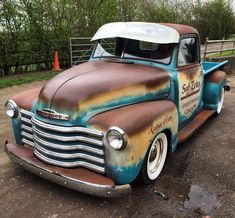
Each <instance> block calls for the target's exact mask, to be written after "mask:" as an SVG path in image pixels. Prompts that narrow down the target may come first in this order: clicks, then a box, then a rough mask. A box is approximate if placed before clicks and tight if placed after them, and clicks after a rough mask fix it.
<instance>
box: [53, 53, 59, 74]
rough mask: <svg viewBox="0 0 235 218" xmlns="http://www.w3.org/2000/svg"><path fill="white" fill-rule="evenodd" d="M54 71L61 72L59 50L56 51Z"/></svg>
mask: <svg viewBox="0 0 235 218" xmlns="http://www.w3.org/2000/svg"><path fill="white" fill-rule="evenodd" d="M53 70H54V71H60V64H59V58H58V51H57V50H55V55H54V66H53Z"/></svg>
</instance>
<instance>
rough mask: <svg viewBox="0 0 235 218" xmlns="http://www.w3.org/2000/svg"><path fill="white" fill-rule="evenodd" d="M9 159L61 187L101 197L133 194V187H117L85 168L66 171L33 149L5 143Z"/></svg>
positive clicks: (105, 178)
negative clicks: (34, 153)
mask: <svg viewBox="0 0 235 218" xmlns="http://www.w3.org/2000/svg"><path fill="white" fill-rule="evenodd" d="M5 152H6V153H7V155H8V156H9V158H10V159H11V160H12V161H13V162H15V163H17V164H19V165H21V166H22V167H23V168H24V169H26V170H27V171H30V172H31V173H33V174H35V175H38V176H40V177H42V178H44V179H47V180H49V181H52V182H54V183H57V184H59V185H62V186H65V187H68V188H71V189H74V190H76V191H80V192H83V193H86V194H91V195H96V196H100V197H119V196H122V195H124V194H128V193H130V192H131V186H130V185H129V184H125V185H115V183H114V181H113V180H112V179H110V178H108V177H106V176H103V175H100V174H98V173H95V172H93V171H90V170H87V169H84V168H75V169H66V168H62V167H57V166H52V165H48V164H45V163H44V162H42V161H40V160H38V159H37V158H36V157H34V155H33V149H32V148H28V147H25V146H22V145H15V144H10V143H7V142H6V143H5Z"/></svg>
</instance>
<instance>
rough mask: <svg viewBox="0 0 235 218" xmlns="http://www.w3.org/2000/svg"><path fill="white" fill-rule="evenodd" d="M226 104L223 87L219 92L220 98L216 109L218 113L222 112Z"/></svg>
mask: <svg viewBox="0 0 235 218" xmlns="http://www.w3.org/2000/svg"><path fill="white" fill-rule="evenodd" d="M223 104H224V88H221V90H220V93H219V99H218V103H217V109H216V114H217V115H218V114H220V112H221V110H222V107H223Z"/></svg>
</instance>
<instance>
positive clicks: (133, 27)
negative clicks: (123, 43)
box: [91, 22, 180, 44]
mask: <svg viewBox="0 0 235 218" xmlns="http://www.w3.org/2000/svg"><path fill="white" fill-rule="evenodd" d="M116 37H120V38H127V39H134V40H140V41H145V42H152V43H158V44H168V43H178V42H179V39H180V35H179V33H178V32H177V31H176V30H175V29H173V28H171V27H168V26H165V25H163V24H157V23H147V22H115V23H108V24H105V25H103V26H102V27H100V28H99V29H98V31H97V32H96V34H95V35H94V36H93V38H92V39H91V41H95V40H99V39H105V38H116Z"/></svg>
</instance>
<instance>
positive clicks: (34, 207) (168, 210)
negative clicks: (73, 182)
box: [0, 77, 235, 218]
mask: <svg viewBox="0 0 235 218" xmlns="http://www.w3.org/2000/svg"><path fill="white" fill-rule="evenodd" d="M230 81H231V85H232V90H231V91H230V93H226V99H225V106H224V108H223V112H222V114H221V115H220V116H219V117H216V118H211V119H210V120H209V121H208V122H207V123H206V124H205V125H204V126H203V127H202V128H201V129H200V130H199V131H198V132H197V133H195V134H194V135H193V136H192V137H191V138H190V139H189V140H188V141H186V142H185V143H183V144H181V145H180V146H179V147H178V149H177V151H176V152H175V153H174V154H173V155H171V156H170V157H168V159H167V163H166V165H165V167H164V170H163V173H162V175H161V176H160V178H159V179H158V180H157V181H156V182H155V183H154V184H152V185H149V186H143V185H141V184H138V183H137V182H135V183H134V184H133V192H132V193H131V194H130V195H128V196H124V197H123V198H119V199H102V198H97V197H93V196H89V195H85V194H81V193H78V192H75V191H72V190H69V189H66V188H63V187H60V186H58V185H55V184H53V183H50V182H48V181H46V180H43V179H41V178H39V177H37V176H34V175H32V174H30V173H28V172H26V171H24V170H23V169H21V168H20V167H19V166H15V165H14V164H13V163H11V162H10V161H9V160H8V158H7V157H6V156H5V154H4V153H3V147H1V150H0V217H51V218H56V217H102V218H104V217H166V218H168V217H191V218H192V217H202V216H203V215H205V214H210V215H211V216H212V217H235V190H234V189H235V132H234V126H235V106H234V105H235V77H230ZM40 85H42V82H36V83H31V84H28V85H22V86H17V87H11V88H7V89H3V90H0V142H1V145H3V143H4V140H5V139H6V138H7V139H9V141H12V136H11V130H10V122H9V119H8V118H7V117H6V116H5V115H4V113H5V112H4V102H5V101H6V100H7V99H8V98H9V97H10V96H12V95H14V94H16V93H18V92H20V91H23V90H27V89H29V88H33V87H36V86H40ZM154 190H158V191H160V192H163V193H165V194H167V195H168V196H169V200H168V201H165V200H163V199H162V198H161V197H160V196H159V195H157V194H156V193H154Z"/></svg>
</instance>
